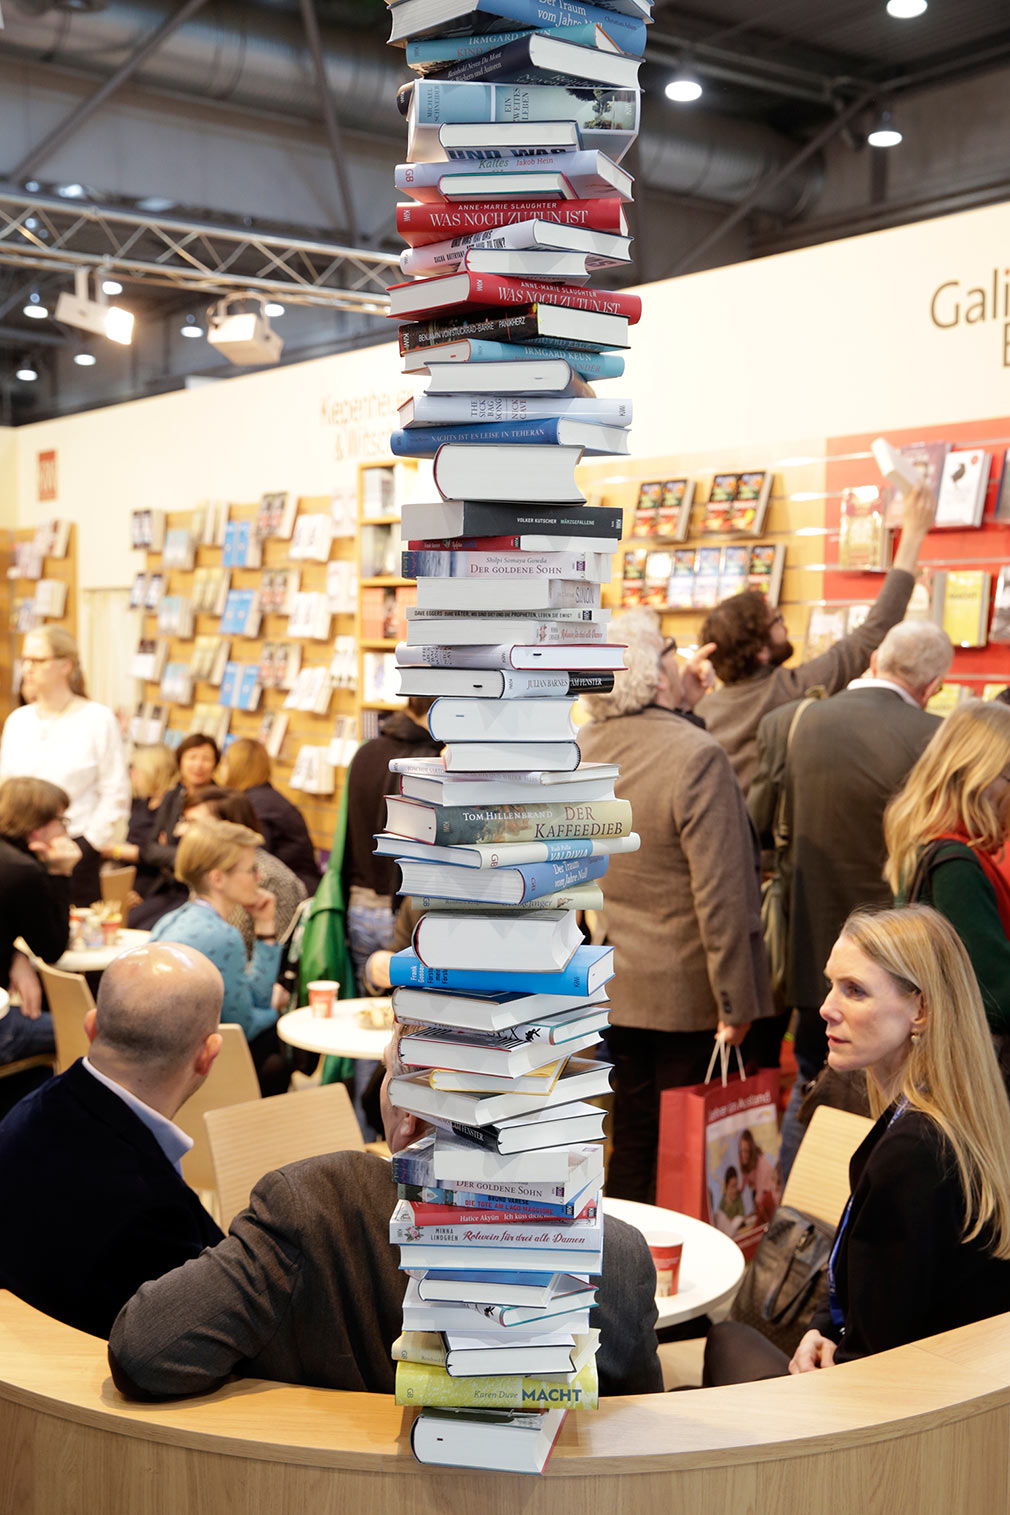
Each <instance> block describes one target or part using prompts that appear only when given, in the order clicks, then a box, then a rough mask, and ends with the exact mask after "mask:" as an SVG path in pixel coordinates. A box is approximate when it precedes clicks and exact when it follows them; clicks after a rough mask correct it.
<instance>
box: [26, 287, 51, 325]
mask: <svg viewBox="0 0 1010 1515" xmlns="http://www.w3.org/2000/svg"><path fill="white" fill-rule="evenodd" d="M21 314H22V315H23V316H27V317H28V319H29V321H44V320H45V319H46V317H47V316H48V314H49V307H48V306H47V305H43V303H42V296H41V295H40V294H39V292H38V290H37V289H33V290H32V292H31V294H30V295H29V296H28V304H27V305H25V306H23V307H22V310H21Z"/></svg>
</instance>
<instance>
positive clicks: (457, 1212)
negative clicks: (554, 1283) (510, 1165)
mask: <svg viewBox="0 0 1010 1515" xmlns="http://www.w3.org/2000/svg"><path fill="white" fill-rule="evenodd" d="M410 1211H411V1215H412V1217H413V1221H414V1225H415V1226H460V1225H468V1226H469V1225H475V1226H512V1225H524V1224H525V1223H526V1222H527V1221H530V1222H531V1223H534V1224H536V1225H542V1224H543V1223H544V1221H551V1222H554V1223H557V1222H559V1221H561V1222H562V1223H564V1218H563V1217H559V1215H558V1212H557V1210H476V1209H470V1208H469V1207H468V1206H466V1205H434V1204H428V1203H427V1202H426V1201H424V1200H419V1199H418V1200H411V1201H410ZM573 1218H574V1219H575V1220H595V1219H596V1206H595V1204H590V1205H586V1207H585V1209H584V1210H581V1211H580V1212H579V1214H578V1215H576V1216H574V1217H573Z"/></svg>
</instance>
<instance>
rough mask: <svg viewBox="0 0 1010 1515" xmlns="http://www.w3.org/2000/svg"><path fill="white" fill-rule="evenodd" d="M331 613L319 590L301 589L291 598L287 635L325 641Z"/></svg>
mask: <svg viewBox="0 0 1010 1515" xmlns="http://www.w3.org/2000/svg"><path fill="white" fill-rule="evenodd" d="M332 620H333V615H332V612H331V610H330V607H329V605H328V603H327V599H326V595H325V594H324V593H323V592H322V591H321V590H303V591H300V592H299V593H298V594H295V595H293V596H292V598H291V602H290V609H289V611H288V636H289V638H296V637H300V638H302V639H303V640H304V641H308V642H327V641H329V638H330V625H331V622H332Z"/></svg>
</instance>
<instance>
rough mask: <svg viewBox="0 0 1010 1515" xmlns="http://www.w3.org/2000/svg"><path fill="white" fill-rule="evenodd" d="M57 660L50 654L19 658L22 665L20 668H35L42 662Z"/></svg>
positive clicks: (54, 661)
mask: <svg viewBox="0 0 1010 1515" xmlns="http://www.w3.org/2000/svg"><path fill="white" fill-rule="evenodd" d="M58 662H59V658H54V657H52V656H50V657H47V658H22V659H21V666H22V668H37V667H38V666H39V665H40V664H42V663H58Z"/></svg>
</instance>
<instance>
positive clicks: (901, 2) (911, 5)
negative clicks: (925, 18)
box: [887, 0, 926, 21]
mask: <svg viewBox="0 0 1010 1515" xmlns="http://www.w3.org/2000/svg"><path fill="white" fill-rule="evenodd" d="M925 9H926V0H887V14H888V15H889V16H893V17H894V19H895V21H912V20H914V19H915V17H916V16H921V15H922V13H923V11H924V10H925Z"/></svg>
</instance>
